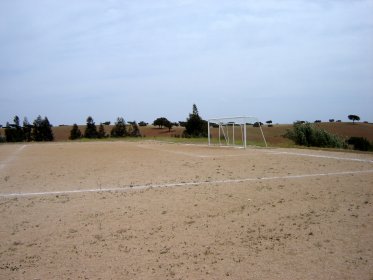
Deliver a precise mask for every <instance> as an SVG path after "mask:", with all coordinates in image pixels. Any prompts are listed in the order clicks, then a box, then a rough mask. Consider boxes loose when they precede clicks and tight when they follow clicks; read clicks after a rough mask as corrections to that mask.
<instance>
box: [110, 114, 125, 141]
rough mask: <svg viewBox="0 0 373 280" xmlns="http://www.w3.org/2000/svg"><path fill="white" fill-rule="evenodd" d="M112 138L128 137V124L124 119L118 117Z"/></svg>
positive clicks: (112, 131) (111, 133)
mask: <svg viewBox="0 0 373 280" xmlns="http://www.w3.org/2000/svg"><path fill="white" fill-rule="evenodd" d="M110 135H111V137H125V136H127V128H126V122H125V121H124V119H123V118H122V117H118V118H117V121H116V123H115V125H114V127H113V128H112V130H111V132H110Z"/></svg>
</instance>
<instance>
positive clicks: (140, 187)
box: [0, 170, 373, 198]
mask: <svg viewBox="0 0 373 280" xmlns="http://www.w3.org/2000/svg"><path fill="white" fill-rule="evenodd" d="M367 173H373V170H360V171H341V172H330V173H316V174H299V175H287V176H271V177H257V178H243V179H227V180H214V181H199V182H184V183H169V184H157V185H137V186H136V185H135V186H129V187H122V188H101V189H97V188H96V189H80V190H66V191H50V192H25V193H3V194H0V198H12V197H30V196H48V195H68V194H81V193H103V192H127V191H135V190H144V189H156V188H176V187H188V186H198V185H214V184H229V183H230V184H235V183H244V182H254V181H270V180H281V179H282V180H291V179H302V178H312V177H326V176H343V175H353V174H367Z"/></svg>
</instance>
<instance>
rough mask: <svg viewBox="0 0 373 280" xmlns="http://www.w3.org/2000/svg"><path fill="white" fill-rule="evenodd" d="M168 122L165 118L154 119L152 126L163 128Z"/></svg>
mask: <svg viewBox="0 0 373 280" xmlns="http://www.w3.org/2000/svg"><path fill="white" fill-rule="evenodd" d="M168 122H170V121H169V120H168V119H166V118H165V117H161V118H157V119H155V120H154V122H153V125H154V126H158V128H163V127H164V126H166V124H167V123H168Z"/></svg>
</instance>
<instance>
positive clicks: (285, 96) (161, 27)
mask: <svg viewBox="0 0 373 280" xmlns="http://www.w3.org/2000/svg"><path fill="white" fill-rule="evenodd" d="M372 15H373V0H261V1H256V0H252V1H251V0H229V1H227V0H136V1H127V0H122V1H119V0H118V1H116V0H66V1H60V0H59V1H57V0H56V1H53V0H44V1H43V0H32V1H30V0H9V1H8V0H1V1H0V104H1V109H0V124H3V125H5V123H6V122H7V121H9V122H12V121H13V117H14V115H18V116H19V117H20V118H21V120H22V119H23V117H25V116H26V117H28V119H29V121H31V122H32V121H33V120H34V119H35V118H36V117H37V116H38V115H39V114H40V115H42V116H47V117H48V118H49V120H50V122H51V123H52V124H53V125H58V124H72V123H81V124H83V123H85V121H86V118H87V116H92V117H93V119H94V120H95V122H96V123H100V122H104V121H112V122H113V121H115V119H116V118H117V117H118V116H122V117H124V119H125V120H127V121H132V120H137V121H142V120H144V121H147V122H152V121H153V120H154V119H155V118H157V117H161V116H164V117H166V118H168V119H169V120H171V121H180V120H185V119H186V118H187V116H188V114H189V113H190V112H191V111H192V105H193V103H195V104H197V106H198V109H199V112H200V115H201V116H202V117H203V118H205V119H207V118H213V117H221V116H235V115H254V116H257V117H259V118H260V119H261V120H262V121H263V122H264V121H266V120H270V119H271V120H273V122H274V123H291V122H293V121H295V120H308V121H314V120H315V119H321V120H328V119H330V118H334V119H342V120H347V115H349V114H357V115H359V116H360V117H361V119H362V120H363V121H365V120H366V121H371V122H372V121H373V16H372Z"/></svg>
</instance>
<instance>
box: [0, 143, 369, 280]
mask: <svg viewBox="0 0 373 280" xmlns="http://www.w3.org/2000/svg"><path fill="white" fill-rule="evenodd" d="M372 186H373V157H372V155H371V154H355V153H341V152H338V153H337V152H326V151H308V150H307V151H305V150H297V149H246V150H243V149H231V148H229V149H228V148H214V147H212V148H211V147H210V148H209V147H206V146H196V145H182V144H165V143H158V142H152V141H142V142H121V141H118V142H89V143H43V144H34V143H33V144H14V145H12V144H7V145H0V224H1V230H0V278H1V279H315V278H317V279H373V236H372V232H373V215H372V213H373V211H372V210H373V188H372ZM100 189H101V191H100Z"/></svg>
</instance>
